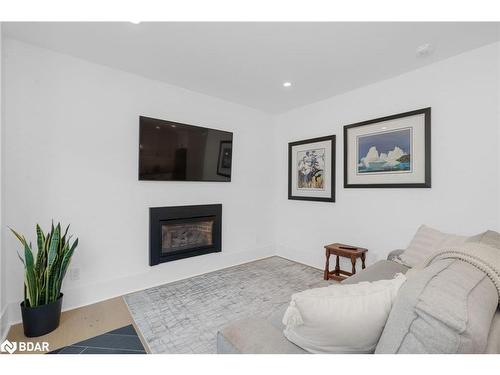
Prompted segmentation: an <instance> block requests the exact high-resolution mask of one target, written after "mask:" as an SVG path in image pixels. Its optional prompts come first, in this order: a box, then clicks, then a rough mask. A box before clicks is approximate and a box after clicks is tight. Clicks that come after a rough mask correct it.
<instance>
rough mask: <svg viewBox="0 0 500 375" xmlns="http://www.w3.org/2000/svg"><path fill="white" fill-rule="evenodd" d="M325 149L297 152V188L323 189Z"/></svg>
mask: <svg viewBox="0 0 500 375" xmlns="http://www.w3.org/2000/svg"><path fill="white" fill-rule="evenodd" d="M324 171H325V149H324V148H318V149H311V150H303V151H298V152H297V188H298V189H324V188H325V180H324Z"/></svg>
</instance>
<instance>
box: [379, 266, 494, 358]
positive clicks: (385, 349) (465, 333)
mask: <svg viewBox="0 0 500 375" xmlns="http://www.w3.org/2000/svg"><path fill="white" fill-rule="evenodd" d="M497 305H498V293H497V290H496V288H495V286H494V284H493V282H492V281H491V280H490V279H489V278H488V276H487V275H486V274H485V273H484V272H482V271H481V270H479V269H478V268H476V267H474V266H472V265H470V264H468V263H465V262H463V261H461V260H456V259H445V260H439V261H436V262H434V263H432V264H431V265H429V266H428V267H426V268H424V269H421V270H410V271H408V272H407V281H406V283H405V284H404V285H403V286H402V287H401V288H400V290H399V293H398V296H397V297H396V300H395V301H394V305H393V308H392V310H391V313H390V315H389V318H388V320H387V324H386V326H385V328H384V331H383V333H382V335H381V337H380V341H379V342H378V345H377V348H376V351H375V352H376V353H392V354H395V353H443V354H447V353H452V354H455V353H456V354H460V353H483V352H485V350H486V346H487V342H488V335H489V332H490V327H491V323H492V320H493V316H494V314H495V312H496V308H497Z"/></svg>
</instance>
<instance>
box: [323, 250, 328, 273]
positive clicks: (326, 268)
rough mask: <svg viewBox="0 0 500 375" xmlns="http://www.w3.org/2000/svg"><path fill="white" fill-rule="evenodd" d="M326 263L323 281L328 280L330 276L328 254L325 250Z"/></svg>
mask: <svg viewBox="0 0 500 375" xmlns="http://www.w3.org/2000/svg"><path fill="white" fill-rule="evenodd" d="M325 255H326V263H325V273H324V275H323V279H325V280H328V278H329V274H330V252H329V251H328V250H326V252H325Z"/></svg>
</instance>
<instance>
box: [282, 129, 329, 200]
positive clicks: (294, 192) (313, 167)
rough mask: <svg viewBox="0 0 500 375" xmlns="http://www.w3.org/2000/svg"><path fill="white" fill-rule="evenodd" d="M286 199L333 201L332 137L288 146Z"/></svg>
mask: <svg viewBox="0 0 500 375" xmlns="http://www.w3.org/2000/svg"><path fill="white" fill-rule="evenodd" d="M288 199H295V200H306V201H321V202H335V136H334V135H330V136H327V137H320V138H313V139H306V140H303V141H297V142H291V143H289V144H288Z"/></svg>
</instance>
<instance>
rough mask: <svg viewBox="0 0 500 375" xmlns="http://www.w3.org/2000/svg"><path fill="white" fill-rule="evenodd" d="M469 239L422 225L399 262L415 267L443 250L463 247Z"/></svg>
mask: <svg viewBox="0 0 500 375" xmlns="http://www.w3.org/2000/svg"><path fill="white" fill-rule="evenodd" d="M467 238H468V237H465V236H458V235H456V234H448V233H443V232H440V231H438V230H436V229H433V228H430V227H428V226H426V225H422V226H420V228H418V230H417V233H415V236H414V237H413V239H412V240H411V242H410V245H408V248H407V249H406V250H405V251H404V252H403V253H402V254H401V255H400V256H399V257H398V258H397V260H398V261H399V262H400V263H402V264H404V265H406V266H408V267H415V266H417V265H419V264H420V263H422V262H423V261H424V260H426V259H427V258H428V257H430V256H431V255H433V254H434V253H436V252H437V251H438V250H440V249H441V248H443V247H449V246H457V245H462V244H463V243H464V242H465V241H466V240H467Z"/></svg>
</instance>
